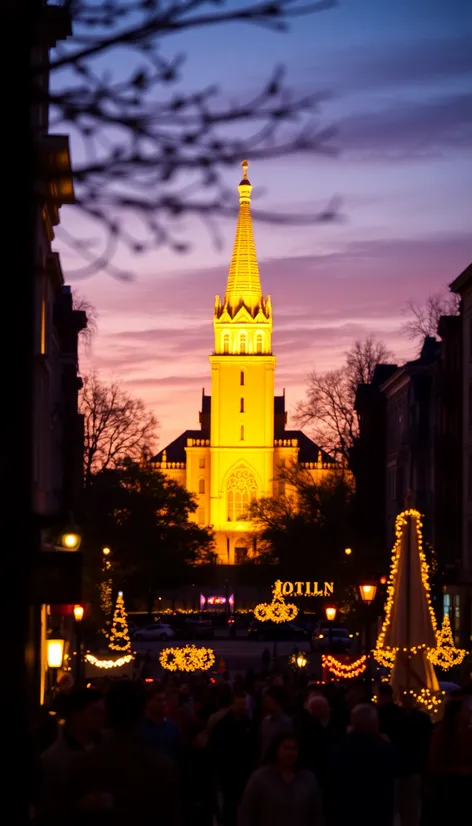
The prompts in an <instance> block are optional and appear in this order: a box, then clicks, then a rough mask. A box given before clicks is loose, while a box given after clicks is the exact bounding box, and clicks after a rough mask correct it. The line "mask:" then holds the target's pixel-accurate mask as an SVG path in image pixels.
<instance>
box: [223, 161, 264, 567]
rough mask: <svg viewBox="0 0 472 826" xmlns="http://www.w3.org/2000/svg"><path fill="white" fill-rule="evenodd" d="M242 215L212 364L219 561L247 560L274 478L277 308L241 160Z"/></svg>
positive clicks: (240, 212)
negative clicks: (256, 503) (257, 512)
mask: <svg viewBox="0 0 472 826" xmlns="http://www.w3.org/2000/svg"><path fill="white" fill-rule="evenodd" d="M242 167H243V178H242V181H241V183H240V184H239V187H238V190H239V217H238V224H237V228H236V238H235V241H234V249H233V256H232V259H231V265H230V269H229V275H228V283H227V285H226V292H225V295H224V298H223V299H221V298H220V297H219V296H217V297H216V299H215V309H214V320H213V325H214V332H215V349H214V353H213V355H211V356H210V364H211V386H212V392H211V434H210V445H211V447H210V467H211V473H210V478H211V488H210V522H211V524H212V525H213V527H214V529H215V531H216V533H217V537H218V546H219V547H217V552H218V557H219V558H220V560H221V561H225V562H235V561H242V559H243V558H244V556H245V555H246V554H247V553H248V552H249V551H250V548H248V539H247V534H248V530H249V528H250V526H249V525H248V523H247V522H246V521H243V520H242V519H241V517H242V516H243V514H244V512H245V511H246V510H247V507H248V505H249V503H250V501H251V499H252V498H254V497H260V496H270V495H271V494H272V481H273V477H274V370H275V356H273V355H272V307H271V301H270V296H268V297H267V298H264V296H263V294H262V287H261V281H260V277H259V267H258V263H257V256H256V245H255V243H254V234H253V228H252V219H251V192H252V186H251V184H250V182H249V179H248V177H247V169H248V163H247V161H243V164H242Z"/></svg>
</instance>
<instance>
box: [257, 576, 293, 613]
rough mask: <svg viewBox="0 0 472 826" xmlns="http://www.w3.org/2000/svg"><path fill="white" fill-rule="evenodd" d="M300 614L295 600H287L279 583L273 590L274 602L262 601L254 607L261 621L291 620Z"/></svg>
mask: <svg viewBox="0 0 472 826" xmlns="http://www.w3.org/2000/svg"><path fill="white" fill-rule="evenodd" d="M297 614H298V608H297V606H296V605H295V604H294V603H293V602H285V600H284V598H283V595H282V592H281V591H280V590H279V589H278V588H277V583H276V585H275V586H274V590H273V591H272V602H270V603H268V602H261V603H259V605H256V607H255V608H254V616H255V618H256V620H259V622H269V621H270V622H291V621H292V620H294V619H295V617H296V616H297Z"/></svg>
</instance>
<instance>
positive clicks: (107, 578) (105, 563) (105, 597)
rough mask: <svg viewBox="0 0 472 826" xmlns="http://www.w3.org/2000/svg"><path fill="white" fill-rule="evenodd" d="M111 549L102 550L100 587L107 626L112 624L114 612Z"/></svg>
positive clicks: (101, 605) (101, 602) (101, 603)
mask: <svg viewBox="0 0 472 826" xmlns="http://www.w3.org/2000/svg"><path fill="white" fill-rule="evenodd" d="M110 556H111V548H108V547H105V548H102V582H101V585H100V608H101V609H102V612H103V615H104V617H105V620H106V625H107V626H108V625H109V624H110V617H111V612H112V608H113V605H112V601H111V596H112V580H111V575H110V572H111V560H110Z"/></svg>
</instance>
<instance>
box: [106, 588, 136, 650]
mask: <svg viewBox="0 0 472 826" xmlns="http://www.w3.org/2000/svg"><path fill="white" fill-rule="evenodd" d="M108 647H109V648H111V650H112V651H120V652H122V653H126V654H129V653H130V652H131V640H130V636H129V631H128V618H127V616H126V609H125V601H124V599H123V591H119V592H118V596H117V599H116V605H115V611H114V614H113V622H112V626H111V632H110V640H109V643H108Z"/></svg>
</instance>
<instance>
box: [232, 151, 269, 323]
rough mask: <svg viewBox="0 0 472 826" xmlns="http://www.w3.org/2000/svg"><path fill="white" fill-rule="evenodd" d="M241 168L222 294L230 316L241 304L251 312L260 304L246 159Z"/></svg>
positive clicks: (261, 301) (260, 294)
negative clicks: (234, 225) (236, 218)
mask: <svg viewBox="0 0 472 826" xmlns="http://www.w3.org/2000/svg"><path fill="white" fill-rule="evenodd" d="M242 167H243V176H244V177H243V180H242V181H241V183H240V184H239V187H238V190H239V216H238V224H237V227H236V237H235V239H234V247H233V256H232V258H231V265H230V268H229V275H228V284H227V287H226V293H225V305H227V306H228V307H229V308H230V311H231V314H232V315H234V313H235V312H236V311H237V310H238V309H239V308H240V307H241V306H243V305H244V306H245V307H247V309H249V310H251V311H254V310H255V309H256V308H257V307H259V306H261V305H262V303H263V298H262V288H261V281H260V278H259V266H258V264H257V255H256V244H255V241H254V233H253V230H252V218H251V191H252V186H251V184H250V182H249V180H248V178H247V168H248V162H247V161H243V163H242Z"/></svg>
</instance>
